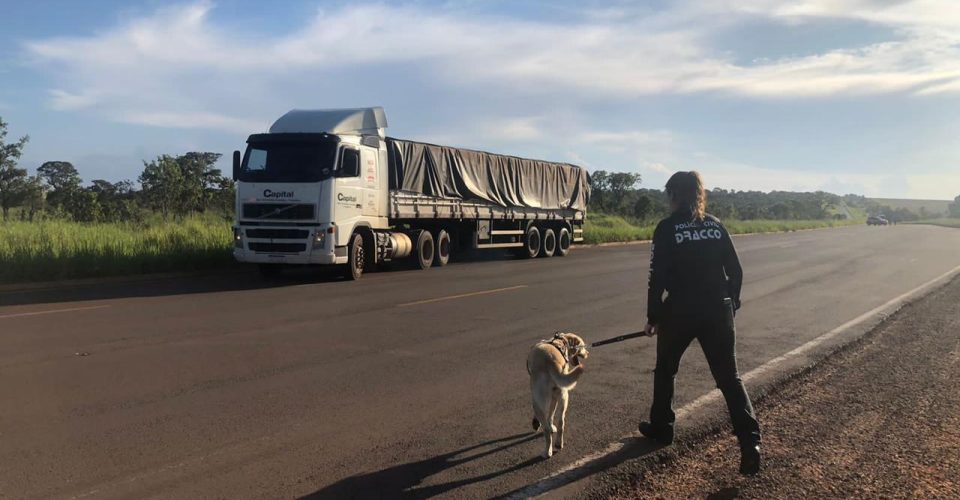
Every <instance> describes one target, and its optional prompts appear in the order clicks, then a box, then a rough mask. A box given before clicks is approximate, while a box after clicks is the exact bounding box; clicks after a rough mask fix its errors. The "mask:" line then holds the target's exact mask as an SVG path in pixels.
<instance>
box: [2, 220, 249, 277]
mask: <svg viewBox="0 0 960 500" xmlns="http://www.w3.org/2000/svg"><path fill="white" fill-rule="evenodd" d="M231 241H232V240H231V234H230V224H229V223H228V222H226V221H225V220H224V219H222V218H219V217H213V216H210V217H199V216H197V217H192V218H187V219H184V220H181V221H162V220H153V221H150V222H146V223H143V224H127V223H116V224H106V223H103V224H80V223H75V222H64V221H43V222H34V223H28V222H5V223H0V283H11V282H21V281H46V280H59V279H66V278H83V277H93V276H117V275H127V274H142V273H154V272H164V271H189V270H196V269H209V268H214V267H221V266H226V265H230V264H231V262H232V256H231Z"/></svg>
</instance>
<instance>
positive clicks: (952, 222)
mask: <svg viewBox="0 0 960 500" xmlns="http://www.w3.org/2000/svg"><path fill="white" fill-rule="evenodd" d="M904 224H932V225H934V226H944V227H956V228H960V218H952V219H926V220H918V221H913V222H905V223H904Z"/></svg>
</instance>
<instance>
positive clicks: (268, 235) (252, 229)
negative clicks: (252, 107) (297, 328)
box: [233, 107, 388, 264]
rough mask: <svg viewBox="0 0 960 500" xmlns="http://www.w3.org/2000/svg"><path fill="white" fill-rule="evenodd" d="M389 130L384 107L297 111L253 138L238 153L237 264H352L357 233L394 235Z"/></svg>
mask: <svg viewBox="0 0 960 500" xmlns="http://www.w3.org/2000/svg"><path fill="white" fill-rule="evenodd" d="M386 126H387V120H386V115H385V114H384V112H383V108H379V107H377V108H361V109H338V110H322V111H300V110H294V111H290V112H289V113H287V114H285V115H283V116H282V117H280V119H278V120H277V121H276V122H275V123H274V124H273V126H271V127H270V133H268V134H254V135H251V136H250V137H249V139H248V140H247V149H246V152H245V153H244V154H243V156H242V159H241V158H237V157H238V156H239V152H235V153H234V163H235V169H234V170H235V172H234V178H235V179H236V180H237V204H236V214H237V216H236V225H235V227H234V252H233V254H234V257H235V258H236V259H237V260H238V261H240V262H253V263H260V264H346V263H347V261H348V256H347V246H348V245H349V243H350V241H349V238H350V236H351V235H352V234H353V233H354V231H355V230H356V229H357V227H367V228H370V229H371V230H376V229H386V228H387V224H388V223H387V189H386V183H387V170H386V165H387V160H386V152H387V150H386V145H385V142H384V139H385V137H384V129H385V128H386ZM237 160H239V161H237Z"/></svg>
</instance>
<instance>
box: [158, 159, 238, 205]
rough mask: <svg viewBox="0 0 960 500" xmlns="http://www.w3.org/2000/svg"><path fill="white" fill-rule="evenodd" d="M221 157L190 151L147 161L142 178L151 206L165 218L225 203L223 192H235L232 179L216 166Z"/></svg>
mask: <svg viewBox="0 0 960 500" xmlns="http://www.w3.org/2000/svg"><path fill="white" fill-rule="evenodd" d="M219 159H220V154H219V153H198V152H190V153H186V154H184V155H181V156H170V155H163V156H160V157H158V158H157V159H156V160H155V161H152V162H150V163H146V162H144V168H143V173H142V174H140V177H139V180H140V184H141V185H142V186H143V196H144V198H145V200H146V201H147V204H148V206H149V207H150V208H153V209H154V210H158V211H159V212H160V213H161V214H163V215H164V217H166V216H168V215H174V216H177V217H182V216H184V215H186V214H188V213H190V212H203V211H205V210H207V209H209V208H212V207H213V206H215V205H217V204H222V203H223V200H222V198H223V192H224V190H228V191H229V192H230V193H232V188H233V181H231V180H230V179H227V178H225V177H224V176H223V173H222V172H221V171H220V169H217V168H214V164H215V163H216V162H217V160H219ZM218 200H219V201H218ZM231 206H232V201H231Z"/></svg>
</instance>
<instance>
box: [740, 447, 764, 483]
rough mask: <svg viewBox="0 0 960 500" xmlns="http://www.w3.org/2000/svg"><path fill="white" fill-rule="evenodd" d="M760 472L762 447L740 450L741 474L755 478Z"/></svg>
mask: <svg viewBox="0 0 960 500" xmlns="http://www.w3.org/2000/svg"><path fill="white" fill-rule="evenodd" d="M758 472H760V445H754V446H744V447H742V448H740V473H741V474H743V475H745V476H753V475H755V474H757V473H758Z"/></svg>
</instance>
